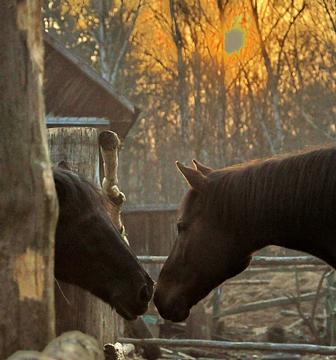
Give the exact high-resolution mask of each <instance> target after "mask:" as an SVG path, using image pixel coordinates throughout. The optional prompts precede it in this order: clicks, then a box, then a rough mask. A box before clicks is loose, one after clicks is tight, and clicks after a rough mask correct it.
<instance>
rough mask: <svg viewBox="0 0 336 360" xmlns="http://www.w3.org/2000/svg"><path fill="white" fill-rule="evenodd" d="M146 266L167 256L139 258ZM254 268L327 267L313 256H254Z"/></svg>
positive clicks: (162, 261) (159, 261)
mask: <svg viewBox="0 0 336 360" xmlns="http://www.w3.org/2000/svg"><path fill="white" fill-rule="evenodd" d="M138 259H139V260H140V261H141V262H142V263H144V264H163V263H164V262H165V261H166V260H167V256H138ZM251 265H252V266H260V267H261V266H270V265H272V266H273V265H279V266H289V265H297V266H299V265H325V262H324V261H322V260H320V259H318V258H316V257H313V256H254V257H253V258H252V261H251Z"/></svg>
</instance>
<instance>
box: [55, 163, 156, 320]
mask: <svg viewBox="0 0 336 360" xmlns="http://www.w3.org/2000/svg"><path fill="white" fill-rule="evenodd" d="M53 173H54V180H55V184H56V191H57V197H58V202H59V219H58V223H57V227H56V241H55V242H56V243H55V276H56V278H57V279H59V280H62V281H65V282H68V283H71V284H75V285H78V286H80V287H81V288H83V289H86V290H88V291H90V292H91V293H92V294H94V295H96V296H98V297H99V298H101V299H102V300H103V301H105V302H106V303H108V304H109V305H111V306H112V307H115V308H116V310H117V312H118V313H119V314H120V315H121V316H123V317H124V318H125V319H127V320H132V319H135V318H136V317H137V315H141V314H143V313H144V312H145V311H146V310H147V306H148V302H149V300H150V299H151V296H152V292H153V281H152V280H151V278H150V277H149V276H148V274H147V273H146V272H145V271H144V270H143V268H142V266H141V265H140V263H139V261H138V260H137V258H136V256H135V255H134V254H133V252H132V250H131V249H130V248H129V247H128V245H127V244H126V243H125V241H124V240H123V239H122V237H121V236H120V233H119V232H118V231H117V230H116V228H115V227H114V225H113V223H112V221H111V218H110V215H109V202H108V200H107V199H106V198H105V197H104V196H103V195H102V194H101V193H100V192H99V191H98V190H97V189H96V188H95V187H94V186H93V185H92V184H90V183H89V182H87V181H86V180H85V179H83V178H82V177H80V176H79V175H77V174H75V173H73V172H71V171H69V170H66V169H64V168H60V167H58V168H55V169H54V170H53Z"/></svg>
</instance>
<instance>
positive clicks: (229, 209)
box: [206, 147, 336, 232]
mask: <svg viewBox="0 0 336 360" xmlns="http://www.w3.org/2000/svg"><path fill="white" fill-rule="evenodd" d="M208 178H209V189H208V193H207V201H206V212H207V213H208V214H209V216H210V218H211V219H212V220H213V221H216V222H217V225H218V226H225V227H227V230H228V231H230V230H232V231H237V229H240V230H239V231H244V230H246V232H248V231H250V229H251V228H252V229H253V227H255V226H258V225H260V226H261V224H263V225H265V224H269V226H270V228H272V229H273V230H274V227H275V226H281V227H282V228H283V229H285V228H286V226H295V227H297V228H300V227H301V226H303V225H304V224H307V223H309V222H310V221H311V220H316V218H317V217H320V219H321V221H322V223H323V222H324V223H326V222H328V224H329V223H330V222H331V221H332V216H333V215H332V213H333V212H334V210H335V205H336V148H335V147H333V148H323V149H319V150H314V151H310V152H307V153H301V154H297V155H289V156H282V157H275V158H271V159H267V160H260V161H257V162H252V163H247V164H242V165H239V166H233V167H230V168H225V169H222V170H217V171H215V172H214V173H212V174H210V175H209V176H208ZM293 219H295V221H294V220H293ZM293 221H294V222H295V223H293ZM306 227H307V226H306Z"/></svg>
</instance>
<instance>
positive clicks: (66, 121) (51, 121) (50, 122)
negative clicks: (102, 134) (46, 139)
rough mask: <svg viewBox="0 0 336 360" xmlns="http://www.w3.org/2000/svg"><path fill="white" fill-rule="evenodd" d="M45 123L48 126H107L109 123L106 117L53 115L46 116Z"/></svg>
mask: <svg viewBox="0 0 336 360" xmlns="http://www.w3.org/2000/svg"><path fill="white" fill-rule="evenodd" d="M46 123H47V127H48V128H57V127H72V126H76V127H81V126H85V127H93V128H101V127H103V128H109V127H110V125H111V123H110V121H109V120H108V119H101V118H95V117H53V116H47V118H46Z"/></svg>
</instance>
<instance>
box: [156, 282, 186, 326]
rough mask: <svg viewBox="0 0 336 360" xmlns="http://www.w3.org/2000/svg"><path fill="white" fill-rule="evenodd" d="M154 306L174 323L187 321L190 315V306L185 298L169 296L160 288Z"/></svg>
mask: <svg viewBox="0 0 336 360" xmlns="http://www.w3.org/2000/svg"><path fill="white" fill-rule="evenodd" d="M154 304H155V306H156V308H157V309H158V311H159V313H160V315H161V316H162V317H163V318H164V319H166V320H171V321H174V322H180V321H183V320H185V319H186V318H187V317H188V316H189V313H190V306H189V305H188V302H187V301H186V299H185V298H184V297H183V296H176V297H175V296H169V295H167V294H165V293H163V292H161V291H160V289H159V288H158V289H157V290H156V291H155V294H154Z"/></svg>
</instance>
